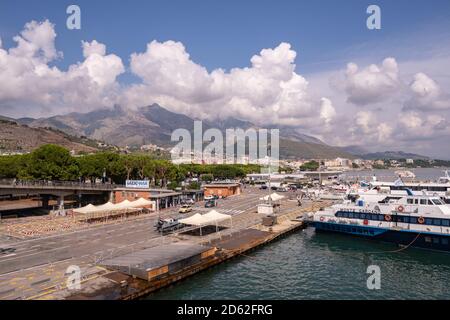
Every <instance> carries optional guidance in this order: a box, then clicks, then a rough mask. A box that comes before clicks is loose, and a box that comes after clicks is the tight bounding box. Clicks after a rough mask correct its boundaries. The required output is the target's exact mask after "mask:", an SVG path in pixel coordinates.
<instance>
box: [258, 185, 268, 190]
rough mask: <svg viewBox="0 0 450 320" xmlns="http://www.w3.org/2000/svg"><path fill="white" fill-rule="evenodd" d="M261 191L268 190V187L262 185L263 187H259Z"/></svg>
mask: <svg viewBox="0 0 450 320" xmlns="http://www.w3.org/2000/svg"><path fill="white" fill-rule="evenodd" d="M259 189H260V190H267V186H266V185H265V184H262V185H261V186H260V187H259Z"/></svg>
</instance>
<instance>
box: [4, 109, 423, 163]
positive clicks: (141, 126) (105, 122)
mask: <svg viewBox="0 0 450 320" xmlns="http://www.w3.org/2000/svg"><path fill="white" fill-rule="evenodd" d="M2 118H3V119H4V120H6V121H16V122H17V123H18V124H20V125H22V129H25V128H26V127H28V128H30V129H31V128H47V129H48V128H52V129H56V130H58V131H61V132H64V133H65V134H67V135H69V136H71V137H72V136H76V137H81V138H88V139H93V140H96V141H104V142H106V143H108V144H112V145H116V146H121V147H125V146H136V147H139V146H142V145H146V144H154V145H158V146H161V147H165V148H169V147H171V146H173V145H174V142H171V139H170V138H171V134H172V132H173V131H174V130H176V129H179V128H183V129H187V130H188V131H190V132H193V129H194V121H195V120H196V119H194V118H191V117H188V116H186V115H183V114H179V113H175V112H171V111H169V110H167V109H165V108H163V107H161V106H160V105H158V104H153V105H150V106H145V107H140V108H137V109H127V108H123V107H120V106H117V105H116V106H114V107H113V108H102V109H98V110H95V111H91V112H88V113H77V112H73V113H69V114H65V115H57V116H52V117H48V118H38V119H34V118H19V119H11V118H7V117H0V119H2ZM202 126H203V132H205V131H206V130H207V129H210V128H217V129H219V130H221V131H222V132H223V133H224V134H225V130H226V129H228V128H241V129H244V130H247V129H249V128H254V129H258V126H257V125H255V124H253V123H251V122H249V121H245V120H240V119H236V118H233V117H230V118H227V119H220V120H204V121H203V123H202ZM277 128H278V129H279V130H280V157H281V158H283V159H299V158H301V159H320V158H324V159H330V158H336V157H345V158H356V157H363V158H372V157H374V156H376V155H377V156H380V158H385V156H393V155H394V154H393V153H392V152H391V153H387V154H385V155H383V154H382V153H375V154H369V153H368V152H367V151H366V150H364V149H362V148H361V147H358V146H350V147H345V148H342V147H334V146H330V145H327V144H326V143H324V142H323V141H321V140H320V139H317V138H315V137H312V136H309V135H306V134H303V133H301V132H299V131H298V130H297V129H295V128H292V127H284V126H281V127H277ZM268 129H272V128H268ZM0 138H1V136H0ZM366 154H367V156H366ZM399 155H403V154H402V153H399ZM404 155H408V154H404ZM408 157H410V158H417V157H419V158H426V157H422V156H417V155H411V156H408Z"/></svg>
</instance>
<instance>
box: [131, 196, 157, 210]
mask: <svg viewBox="0 0 450 320" xmlns="http://www.w3.org/2000/svg"><path fill="white" fill-rule="evenodd" d="M130 205H131V206H132V207H133V208H140V207H148V206H152V208H154V207H155V201H150V200H147V199H144V198H139V199H137V200H135V201H132V202H131V203H130Z"/></svg>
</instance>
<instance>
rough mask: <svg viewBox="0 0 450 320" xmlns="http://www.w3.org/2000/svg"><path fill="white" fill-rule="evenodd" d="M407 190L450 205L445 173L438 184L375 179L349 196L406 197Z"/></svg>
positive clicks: (449, 183)
mask: <svg viewBox="0 0 450 320" xmlns="http://www.w3.org/2000/svg"><path fill="white" fill-rule="evenodd" d="M406 189H409V190H411V191H412V193H413V194H415V195H421V194H423V192H426V193H428V194H431V195H435V196H439V197H440V198H441V199H442V200H443V201H444V202H446V203H447V204H450V176H449V172H448V171H445V176H442V177H440V178H439V179H438V180H437V181H436V182H407V181H403V180H402V179H401V178H399V179H397V180H396V181H394V182H386V181H377V180H376V178H374V180H373V181H371V182H364V183H361V185H360V186H358V187H356V188H355V187H353V188H352V189H351V190H350V191H349V196H352V197H353V198H355V197H356V196H363V195H365V196H369V195H379V194H392V195H406V191H405V190H406Z"/></svg>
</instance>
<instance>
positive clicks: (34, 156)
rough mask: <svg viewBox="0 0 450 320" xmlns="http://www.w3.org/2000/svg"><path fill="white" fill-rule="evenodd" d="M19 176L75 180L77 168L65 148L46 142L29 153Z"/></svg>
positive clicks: (38, 178) (77, 173)
mask: <svg viewBox="0 0 450 320" xmlns="http://www.w3.org/2000/svg"><path fill="white" fill-rule="evenodd" d="M19 177H20V178H22V179H37V180H63V181H64V180H77V179H78V177H79V168H78V164H77V162H76V160H75V159H74V158H73V157H72V156H71V155H70V152H69V151H68V150H67V149H65V148H63V147H60V146H57V145H53V144H47V145H43V146H41V147H40V148H38V149H36V150H34V151H33V152H32V153H31V155H30V157H28V161H27V162H26V165H25V167H24V168H23V169H22V170H20V172H19Z"/></svg>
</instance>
